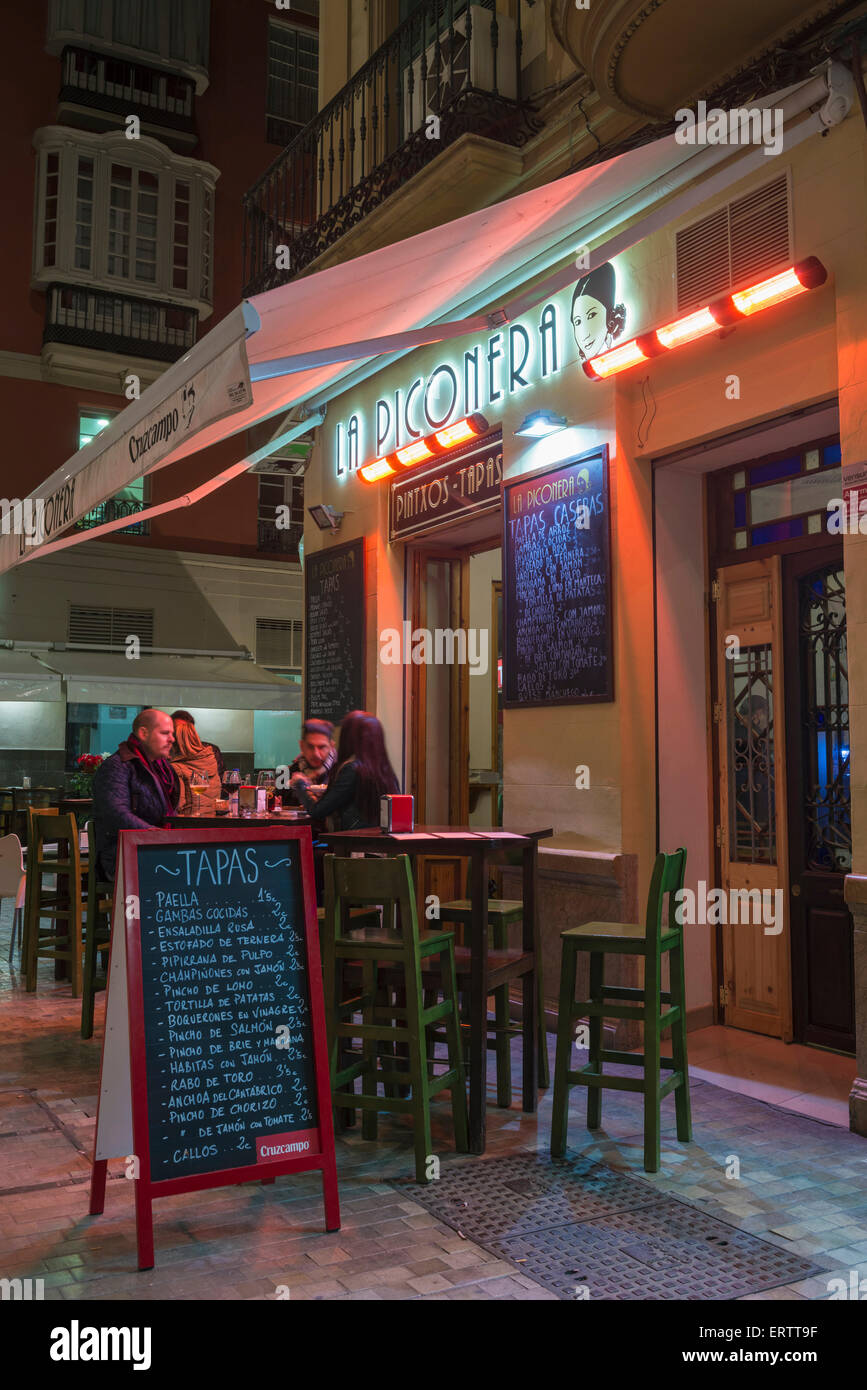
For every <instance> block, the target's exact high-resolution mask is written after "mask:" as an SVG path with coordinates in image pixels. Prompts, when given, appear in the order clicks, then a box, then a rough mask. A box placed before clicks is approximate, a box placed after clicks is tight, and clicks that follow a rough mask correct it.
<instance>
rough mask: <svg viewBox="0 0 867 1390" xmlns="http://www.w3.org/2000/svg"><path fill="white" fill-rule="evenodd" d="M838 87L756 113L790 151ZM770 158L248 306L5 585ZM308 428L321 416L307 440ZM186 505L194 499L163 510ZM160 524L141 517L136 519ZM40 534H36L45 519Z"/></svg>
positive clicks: (430, 240) (588, 189)
mask: <svg viewBox="0 0 867 1390" xmlns="http://www.w3.org/2000/svg"><path fill="white" fill-rule="evenodd" d="M838 66H839V65H837V64H835V65H834V67H835V68H836V67H838ZM829 82H830V79H829V76H828V74H827V73H826V72H825V71H824V70H823V71H822V72H821V73H819V75H817V76H815V77H813V78H811V79H810V80H809V81H807V82H804V83H799V84H797V85H796V86H794V87H792V88H789V89H787V90H786V91H785V92H780V93H774V94H772V95H770V96H768V97H765V98H763V99H762V100H761V101H760V102H756V103H751V104H750V105H751V106H757V107H773V108H774V110H775V111H776V109H777V108H779V109H780V111H781V112H782V114H783V121H782V131H783V135H782V150H783V151H785V152H788V151H789V150H790V149H791V148H793V147H794V146H795V145H797V144H798V143H799V142H800V141H801V140H803V139H805V138H807V137H808V136H811V135H813V134H815V133H816V132H817V131H820V130H823V129H825V128H826V127H827V125H829V124H833V123H834V120H833V119H832V118H831V117H830V116H827V115H826V114H825V107H824V106H823V107H822V108H821V109H819V110H813V108H814V107H816V106H818V105H819V103H821V102H827V99H828V94H829V90H830V87H829ZM834 119H837V117H835V118H834ZM766 153H767V151H766V150H765V148H764V147H763V146H762V145H753V146H749V145H747V146H743V147H740V148H735V149H732V148H730V147H728V146H726V145H724V144H723V145H718V144H701V145H696V144H690V143H684V142H683V141H680V140H678V138H677V135H676V134H673V135H668V136H666V137H664V138H663V139H661V140H656V141H653V142H651V143H649V144H647V145H643V146H641V147H639V148H638V149H634V150H630V151H628V152H627V153H625V154H621V155H618V156H617V157H616V158H614V159H610V160H607V161H606V162H604V163H599V164H595V165H593V166H592V167H590V168H587V169H581V170H578V171H577V172H576V173H573V174H568V175H566V176H565V177H563V178H558V179H555V180H554V182H552V183H547V184H544V185H543V186H542V187H540V188H534V189H531V190H530V191H529V192H526V193H520V194H518V195H517V196H515V197H513V198H507V199H505V200H504V201H503V202H500V203H497V204H495V205H494V206H493V207H488V208H483V209H481V211H478V212H473V213H470V214H469V215H468V216H466V217H461V218H458V219H457V220H455V221H453V222H447V223H444V224H443V225H442V226H438V227H434V228H431V229H430V230H429V231H426V232H421V233H420V234H419V235H417V236H413V237H408V238H406V239H405V240H404V241H399V242H397V243H395V244H394V245H392V246H386V247H383V248H381V249H380V250H377V251H372V252H370V253H369V254H368V255H365V256H360V257H358V258H357V259H355V260H351V261H346V262H343V263H341V264H339V265H334V266H330V267H329V268H328V269H326V270H321V271H318V272H315V273H313V274H310V275H305V276H302V277H301V278H299V279H295V280H292V281H291V282H290V283H289V284H286V285H281V286H280V287H279V288H277V289H274V290H269V291H268V292H267V293H265V294H261V295H256V296H254V297H253V298H251V299H250V300H249V301H245V302H244V303H243V304H241V305H240V306H239V307H238V308H237V309H235V310H234V311H233V312H232V313H231V314H230V315H228V316H227V318H225V319H224V320H223V321H222V322H221V323H220V324H218V325H217V327H216V328H213V329H211V331H210V332H209V333H207V334H206V336H205V337H204V338H203V339H202V341H201V342H200V343H198V344H197V345H196V346H195V347H194V348H192V349H191V350H190V351H189V352H188V353H187V354H186V355H185V356H184V357H182V358H181V360H180V361H179V362H177V363H175V365H174V366H173V367H170V368H169V369H168V371H166V372H165V373H164V375H163V376H161V377H160V378H159V379H158V380H157V381H156V382H154V384H153V385H152V386H150V387H148V389H147V390H146V391H145V392H143V394H142V396H141V399H140V400H138V401H133V402H131V403H130V404H129V405H128V406H126V408H125V409H124V410H123V411H121V413H120V414H119V415H118V416H117V417H116V418H115V419H114V420H113V421H112V423H111V425H109V426H108V428H106V429H105V430H104V431H103V432H102V433H101V434H99V435H97V437H96V438H95V439H94V440H93V441H92V442H91V443H90V444H89V445H88V446H87V447H86V448H85V449H82V450H81V451H80V452H79V453H77V454H75V455H73V457H72V458H71V459H69V460H68V462H67V463H65V464H64V465H63V466H62V467H61V468H59V469H58V470H57V471H56V472H55V473H53V474H52V476H51V477H50V478H47V479H46V481H45V482H44V483H42V484H41V485H40V487H38V488H37V489H35V491H34V492H33V493H32V494H31V498H30V499H24V500H25V501H28V500H30V501H35V502H39V503H40V504H41V506H42V509H43V530H42V532H41V533H38V534H37V535H31V536H27V535H23V534H22V535H16V534H14V533H13V532H12V530H11V528H10V527H9V526H8V525H5V524H4V527H3V532H4V533H3V534H2V535H0V573H2V572H3V571H4V570H7V569H9V568H11V567H12V566H13V565H18V564H22V563H25V562H27V561H28V560H31V559H34V558H36V557H37V556H39V555H41V554H45V553H46V552H47V551H49V550H50V549H51V548H52V547H55V548H56V547H58V546H66V545H68V544H78V543H79V541H85V540H93V539H103V538H105V536H106V535H107V534H108V533H110V532H111V531H112V530H113V529H121V528H122V527H123V526H125V525H128V524H129V519H128V517H121V518H118V519H117V520H116V521H112V522H109V523H106V524H105V525H103V526H101V527H98V528H96V529H88V530H83V531H82V532H80V533H78V532H71V533H69V534H68V535H66V536H62V537H58V533H59V531H61V530H62V529H63V528H64V527H66V528H68V527H69V526H70V524H71V523H73V522H74V521H75V520H76V519H78V518H80V517H82V516H83V515H84V514H85V513H86V512H88V511H89V510H91V509H92V508H93V507H95V506H96V505H97V504H98V503H99V502H103V501H105V499H106V498H108V497H111V496H112V495H114V494H115V493H117V492H119V491H120V489H121V488H123V487H125V486H127V485H129V484H130V483H132V482H134V481H135V480H136V479H137V478H140V477H141V476H142V475H143V474H147V473H150V472H153V471H154V470H155V469H158V468H164V467H166V466H167V465H168V464H171V463H174V462H176V461H177V460H180V459H183V458H187V457H189V456H190V455H191V454H193V453H197V452H198V451H200V450H202V449H207V448H210V447H211V446H212V445H214V444H217V443H219V442H220V441H221V440H222V439H225V438H227V437H228V436H230V435H237V434H238V433H239V432H240V431H243V430H248V429H251V428H252V427H253V426H255V425H258V424H261V423H262V422H263V421H266V420H269V419H275V417H279V416H281V415H285V414H286V412H289V411H294V412H295V413H296V416H297V417H298V418H296V420H295V421H293V422H292V423H291V424H289V425H288V429H287V430H284V434H283V436H282V439H281V440H280V441H279V442H283V440H284V439H288V438H290V437H292V436H293V434H294V435H295V436H297V435H298V434H299V433H300V432H301V431H302V430H304V429H305V424H304V418H303V417H304V414H305V412H315V411H317V410H321V409H322V407H323V406H324V405H325V404H326V403H327V401H328V400H330V399H333V398H334V397H335V396H337V395H339V394H340V392H341V391H342V390H345V389H347V387H348V386H349V385H350V384H354V383H355V382H357V381H359V380H360V379H363V377H364V376H365V375H369V374H370V373H372V372H373V371H377V370H380V368H381V367H384V366H386V365H387V364H388V363H389V362H392V361H394V360H395V359H396V358H397V357H399V356H400V355H402V354H403V353H406V352H409V351H411V350H412V349H414V348H417V347H421V346H425V345H427V344H431V343H438V342H444V341H447V340H450V339H455V338H460V337H463V336H465V335H468V334H471V333H477V332H482V333H483V332H488V331H492V330H493V329H494V328H496V327H497V326H499V325H502V324H504V323H509V322H511V321H513V320H514V319H516V318H518V317H519V316H520V315H521V314H524V313H527V312H529V310H530V309H532V308H533V307H535V306H536V305H537V304H543V303H544V302H545V301H546V299H547V298H549V297H550V296H551V295H553V294H555V293H557V292H558V291H559V290H562V289H564V288H565V287H566V286H567V285H568V284H570V283H573V282H574V280H575V276H576V255H578V254H580V256H581V270H582V271H584V272H585V273H586V272H587V271H590V270H593V269H595V268H596V267H597V266H599V265H602V264H604V263H605V262H606V261H608V260H610V259H611V258H612V257H613V256H616V255H619V254H621V253H622V252H624V251H625V250H627V249H628V248H629V247H631V246H634V245H636V244H637V243H638V242H640V241H642V240H643V239H644V238H645V237H647V236H649V235H651V234H652V233H654V232H657V231H659V230H660V229H661V228H663V227H665V226H667V225H669V224H670V223H672V222H674V221H675V220H677V219H678V218H681V217H683V216H684V215H685V214H687V213H688V212H690V211H691V210H692V209H693V208H695V207H697V206H699V205H700V204H702V203H706V202H707V201H708V199H712V198H715V197H718V196H719V195H720V194H721V193H722V192H724V191H725V190H726V189H727V188H728V187H729V186H730V185H731V184H733V183H736V182H737V181H739V180H741V179H743V178H744V177H745V176H747V175H748V174H751V173H753V172H755V171H757V170H767V168H768V160H767V158H766ZM278 230H279V229H278ZM278 240H279V238H278ZM588 248H589V249H588ZM312 423H315V421H313V419H312V417H311V418H310V423H308V424H307V425H306V428H308V429H309V428H310V427H311V424H312ZM277 442H278V441H276V440H275V441H274V443H275V445H276V443H277ZM245 448H246V444H245V442H244V441H243V440H239V441H238V451H237V455H238V457H237V462H236V463H235V464H234V465H233V466H232V467H231V468H229V469H226V470H225V472H224V473H223V474H221V475H218V476H217V477H216V478H214V479H213V480H212V481H211V482H210V483H209V484H208V485H206V490H212V489H213V487H215V486H220V485H222V484H223V483H226V482H229V481H231V479H232V478H234V477H236V476H238V474H239V472H242V471H244V469H245V468H247V467H249V466H250V463H251V457H250V455H249V454H247V453H245ZM198 493H199V495H204V493H203V490H202V489H199V490H198ZM191 500H193V501H194V500H196V498H195V497H193V498H191V496H190V495H189V494H187V495H185V496H184V497H179V498H177V499H175V502H174V503H173V502H163V503H161V504H160V507H159V508H158V509H156V510H162V511H165V510H166V509H170V508H171V507H172V506H173V505H179V506H180V505H188V504H189V503H190V501H191ZM150 514H151V513H150V512H149V511H148V510H147V509H146V510H145V511H144V512H142V513H141V514H139V516H138V519H139V520H142V519H146V518H147V517H148V515H150ZM24 520H25V523H26V521H27V518H26V517H25V518H24ZM31 520H32V522H33V523H34V524H37V525H38V518H37V517H33V518H31ZM19 529H20V528H19Z"/></svg>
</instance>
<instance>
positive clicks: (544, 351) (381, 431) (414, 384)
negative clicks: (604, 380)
mask: <svg viewBox="0 0 867 1390" xmlns="http://www.w3.org/2000/svg"><path fill="white" fill-rule="evenodd" d="M560 320H561V312H560V309H559V308H558V306H557V304H555V303H554V302H553V301H551V302H550V303H548V304H545V305H544V307H543V308H542V310H541V312H540V313H539V317H538V319H537V321H536V323H535V324H534V325H533V326H532V328H528V327H526V326H525V324H524V323H523V322H520V321H519V322H516V323H510V324H508V325H504V326H503V327H502V328H498V329H497V330H496V331H495V332H493V333H491V334H489V336H488V337H487V339H485V340H484V341H483V342H479V343H476V344H475V345H474V346H473V347H470V348H467V349H466V350H465V351H464V352H463V354H462V355H461V356H460V357H459V358H451V359H449V360H446V359H443V361H441V362H438V363H437V364H436V366H435V367H434V368H433V369H432V370H431V371H430V372H429V373H428V375H427V376H426V377H424V376H417V377H415V378H413V380H412V381H411V382H409V384H408V385H406V386H404V387H398V388H397V389H396V390H395V391H394V393H393V394H389V395H388V396H381V397H380V398H379V400H378V401H377V402H376V403H375V405H374V407H373V410H372V412H370V416H369V418H368V416H366V415H364V414H362V413H360V412H358V411H356V412H355V413H354V414H352V415H351V416H350V417H349V419H348V420H347V421H345V422H344V421H342V420H341V421H340V422H339V423H338V425H337V429H336V433H335V468H336V473H337V476H338V478H342V477H345V476H347V475H348V474H350V473H355V472H356V470H357V469H358V468H359V467H360V466H361V465H362V464H364V463H365V462H366V461H367V460H368V459H371V458H381V457H382V456H384V455H388V454H395V453H397V451H398V450H403V449H405V448H407V447H408V446H410V445H412V444H413V443H414V442H415V441H416V440H421V439H423V438H424V437H425V436H426V435H430V434H431V433H434V432H436V431H437V430H445V429H446V428H447V427H448V426H450V425H451V424H452V423H454V422H456V421H459V420H461V419H465V418H467V417H469V416H472V415H474V414H478V413H479V412H481V411H482V410H484V409H485V408H490V407H491V406H496V405H497V404H498V402H500V401H503V400H505V399H506V398H507V397H510V396H512V395H514V394H515V392H517V391H521V390H523V389H524V388H525V387H527V386H531V385H532V384H533V382H534V381H535V380H542V381H544V380H545V379H546V378H547V377H551V376H553V375H554V374H555V373H556V372H559V371H560V369H561V367H562V366H563V360H564V354H563V348H562V343H561V339H560V333H561V322H560ZM534 364H536V365H535V366H534Z"/></svg>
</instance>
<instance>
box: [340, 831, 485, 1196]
mask: <svg viewBox="0 0 867 1390" xmlns="http://www.w3.org/2000/svg"><path fill="white" fill-rule="evenodd" d="M324 874H325V922H324V930H323V938H324V939H323V957H324V974H325V999H326V1012H327V1021H328V1035H329V1038H328V1040H329V1048H330V1053H331V1089H332V1097H331V1098H332V1103H333V1105H334V1106H335V1109H340V1108H341V1107H343V1108H347V1109H350V1110H354V1109H355V1108H358V1109H360V1110H361V1111H362V1112H363V1119H362V1135H363V1137H364V1138H365V1139H375V1138H376V1132H377V1114H378V1112H379V1111H392V1112H397V1113H401V1114H410V1115H412V1118H413V1130H414V1139H415V1175H416V1181H417V1182H420V1183H425V1182H429V1181H430V1180H431V1177H432V1176H433V1173H432V1172H431V1171H430V1165H429V1160H430V1159H431V1157H432V1156H433V1155H432V1141H431V1123H430V1100H431V1097H432V1096H434V1095H437V1094H438V1093H439V1092H440V1091H444V1090H449V1091H450V1092H451V1100H452V1119H453V1123H454V1130H455V1147H456V1149H458V1150H459V1151H460V1152H462V1153H466V1152H467V1150H468V1147H469V1135H468V1122H467V1093H466V1081H465V1077H464V1066H463V1060H462V1056H461V1044H460V1030H459V1024H458V991H457V979H456V976H455V957H454V937H453V935H452V933H451V932H433V933H430V934H428V933H425V934H424V935H422V934H421V933H420V932H419V929H418V917H417V915H416V906H415V890H414V887H413V881H412V873H411V870H410V863H409V858H408V856H407V855H398V856H396V857H395V858H389V859H344V858H338V857H337V856H335V855H331V854H328V855H326V856H325V859H324ZM359 907H360V908H365V909H368V910H369V909H371V908H374V907H376V908H381V909H382V925H381V926H379V927H375V928H371V927H362V928H356V927H355V926H354V924H353V918H352V917H351V911H352V909H353V908H359ZM435 957H436V958H439V961H440V969H441V972H442V980H443V984H442V996H443V997H442V999H441V1001H439V1002H437V1003H434V1004H432V1005H425V1002H424V990H423V985H422V969H423V967H424V965H425V964H427V963H430V962H432V961H433V959H434V958H435ZM345 966H348V967H350V968H349V969H344V967H345ZM359 974H360V984H361V989H360V992H357V991H356V992H354V993H353V992H351V991H350V989H349V982H350V979H353V980H354V981H357V980H358V977H359ZM395 997H396V998H397V999H399V1000H400V1001H401V1002H400V1003H397V1002H393V1000H394V999H395ZM403 1001H405V1002H403ZM359 1013H360V1014H361V1018H362V1022H361V1023H357V1022H354V1021H353V1018H354V1015H357V1014H359ZM440 1022H441V1023H442V1024H443V1025H444V1028H445V1033H446V1038H447V1046H448V1063H447V1070H446V1071H445V1072H444V1073H442V1074H440V1075H435V1074H434V1071H433V1065H434V1064H433V1054H432V1052H429V1049H428V1038H427V1030H428V1028H430V1026H431V1025H433V1024H436V1023H440ZM354 1039H359V1040H360V1041H361V1054H360V1056H359V1055H358V1054H357V1053H355V1054H352V1053H350V1054H348V1055H347V1054H346V1053H345V1051H344V1047H343V1044H344V1043H347V1042H349V1041H350V1040H354ZM380 1045H385V1047H394V1048H395V1051H394V1052H393V1053H386V1054H385V1055H382V1054H381V1050H380ZM399 1047H403V1048H404V1049H405V1051H406V1054H407V1055H406V1058H405V1068H404V1069H398V1062H399V1061H400V1060H401V1058H399V1057H398V1055H397V1048H399ZM383 1064H385V1065H383ZM358 1078H361V1083H362V1090H361V1092H360V1093H359V1092H356V1091H355V1089H354V1086H355V1082H356V1080H357V1079H358ZM407 1082H409V1083H410V1085H411V1088H412V1093H411V1095H410V1096H406V1095H400V1094H398V1088H400V1087H401V1086H404V1085H405V1084H406V1083H407ZM380 1085H382V1086H383V1087H384V1088H385V1090H386V1094H385V1095H382V1096H380V1095H379V1086H380Z"/></svg>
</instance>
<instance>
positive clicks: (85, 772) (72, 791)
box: [69, 753, 102, 796]
mask: <svg viewBox="0 0 867 1390" xmlns="http://www.w3.org/2000/svg"><path fill="white" fill-rule="evenodd" d="M101 762H102V754H101V753H82V755H81V757H80V758H76V760H75V771H74V772H73V773H72V774H71V775H70V778H69V795H70V796H93V777H94V773H95V772H96V769H97V768H98V767H99V765H100V763H101Z"/></svg>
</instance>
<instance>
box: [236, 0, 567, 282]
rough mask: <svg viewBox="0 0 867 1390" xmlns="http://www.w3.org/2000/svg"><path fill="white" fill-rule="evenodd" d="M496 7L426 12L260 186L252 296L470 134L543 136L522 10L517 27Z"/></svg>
mask: <svg viewBox="0 0 867 1390" xmlns="http://www.w3.org/2000/svg"><path fill="white" fill-rule="evenodd" d="M489 5H490V0H488V6H489ZM488 6H484V7H483V6H482V5H481V4H469V5H468V4H466V2H465V0H464V2H463V3H461V0H425V3H423V4H419V5H417V6H416V8H415V9H414V10H413V12H412V13H411V14H410V15H409V16H408V18H407V19H405V20H404V22H403V23H402V24H401V25H400V27H399V28H397V29H395V31H394V33H393V34H392V35H391V37H390V38H389V39H387V40H386V42H385V43H384V44H383V45H382V47H381V48H379V49H378V50H377V51H376V53H374V55H373V57H372V58H370V59H369V60H368V62H367V63H365V64H364V66H363V67H362V68H359V70H358V72H357V73H356V74H355V76H354V77H353V78H352V79H351V80H350V81H349V82H348V83H347V85H346V86H345V87H344V88H343V90H342V91H340V92H338V94H337V96H336V97H334V98H333V100H332V101H330V102H329V103H328V105H327V106H326V107H325V108H324V109H323V110H322V111H320V113H319V115H318V116H317V117H316V118H315V120H313V121H311V122H310V123H309V125H307V126H305V128H304V129H303V130H302V131H300V132H299V134H298V135H297V136H296V137H295V139H294V140H293V141H292V143H291V144H290V145H289V146H287V148H286V149H285V150H284V151H283V153H282V154H281V155H279V156H278V158H277V159H276V160H275V161H274V163H273V164H272V165H271V167H270V168H269V169H268V170H267V171H266V172H265V174H264V175H263V176H262V178H261V179H259V181H258V183H256V184H255V185H254V187H253V188H251V189H250V191H249V192H248V193H247V194H246V195H245V198H244V248H243V250H244V281H245V286H244V293H245V294H257V293H260V292H261V291H262V290H266V289H272V288H273V287H274V286H275V285H278V284H282V283H285V282H286V281H287V280H291V279H292V278H293V276H295V275H297V274H298V272H299V271H301V270H303V269H304V267H305V266H307V265H309V264H310V262H311V261H313V260H314V259H315V258H316V257H317V256H318V255H320V254H321V253H322V252H323V251H324V250H326V249H327V248H328V247H329V246H331V245H332V244H333V243H334V242H336V241H338V240H339V238H340V237H341V236H343V234H344V233H345V232H346V231H348V229H349V228H350V227H353V226H355V225H356V224H357V223H358V222H360V221H362V219H363V218H364V217H365V216H367V214H368V213H369V212H371V211H372V210H373V209H374V208H376V207H378V206H379V204H381V203H383V202H385V200H386V199H387V198H388V197H389V196H390V195H391V194H392V193H394V192H395V190H396V189H398V188H400V187H401V186H402V185H403V184H404V183H406V182H407V180H408V179H410V178H412V176H413V174H416V173H417V172H418V171H419V170H420V169H422V168H424V166H425V165H427V164H429V163H430V162H431V161H432V160H433V159H435V158H436V156H437V155H438V154H439V153H440V152H441V151H442V150H443V149H445V148H446V147H447V146H448V145H450V144H452V143H453V142H454V141H455V140H457V139H458V138H459V136H461V135H463V134H465V133H467V132H472V133H474V134H477V135H483V136H487V137H488V138H489V139H492V140H499V141H501V142H502V143H504V144H507V145H522V144H523V143H524V142H525V141H526V140H527V138H528V137H529V135H531V134H533V133H535V131H537V130H538V129H540V128H541V123H540V122H539V121H538V120H537V119H535V118H534V114H533V108H532V107H531V106H530V105H529V104H528V103H527V102H525V101H524V99H523V97H522V92H521V48H522V38H521V6H520V5H518V6H517V19H515V20H513V19H511V18H509V16H507V15H504V14H498V13H497V11H496V10H495V9H493V8H489V7H488ZM278 247H286V248H288V268H287V269H283V268H278V266H277V248H278ZM281 261H282V262H284V263H285V262H286V261H287V255H286V252H285V251H284V252H282V253H281Z"/></svg>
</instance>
